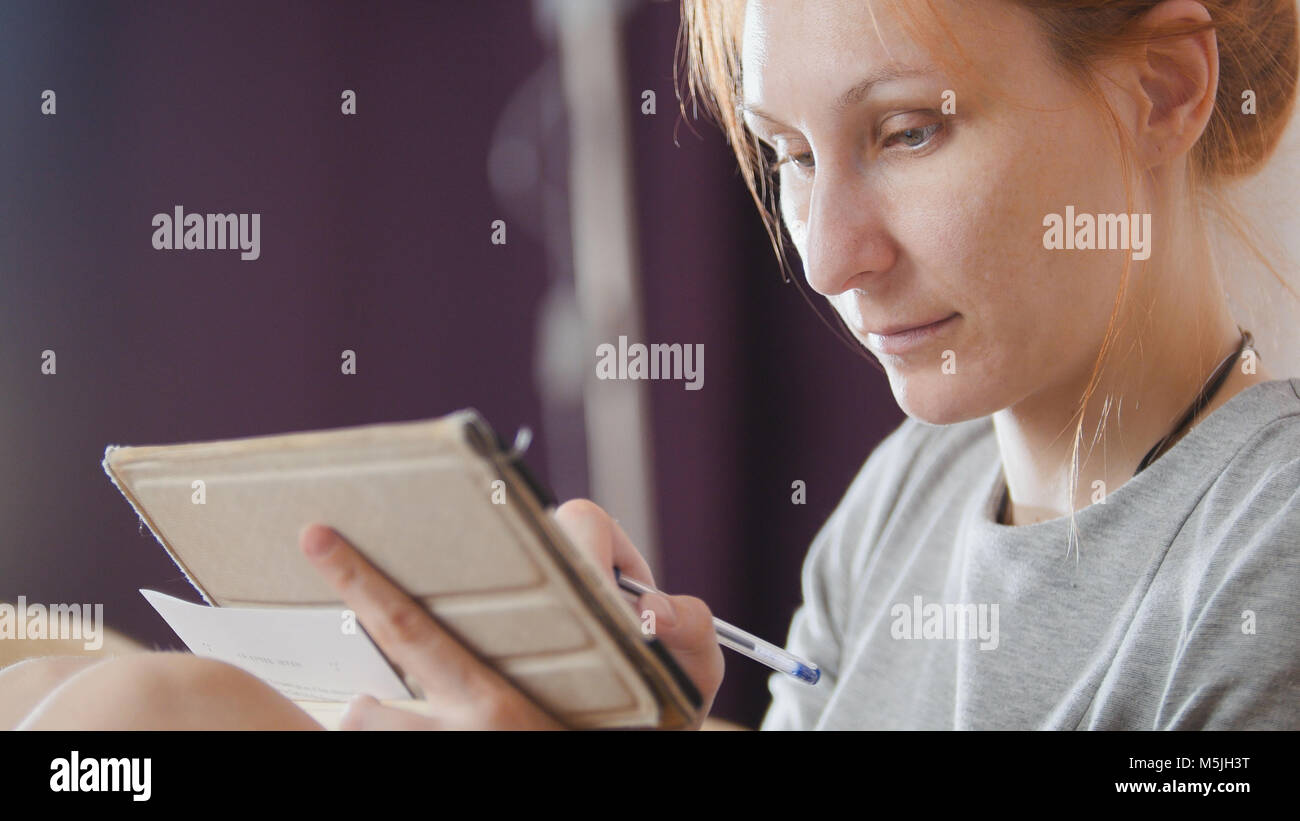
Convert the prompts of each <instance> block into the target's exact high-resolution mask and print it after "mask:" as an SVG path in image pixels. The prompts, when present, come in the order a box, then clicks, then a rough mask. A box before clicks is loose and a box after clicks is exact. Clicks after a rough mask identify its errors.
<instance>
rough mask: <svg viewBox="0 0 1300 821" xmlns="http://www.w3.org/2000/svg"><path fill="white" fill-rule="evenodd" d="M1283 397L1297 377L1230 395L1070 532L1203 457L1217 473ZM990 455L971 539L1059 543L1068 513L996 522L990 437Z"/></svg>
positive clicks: (1154, 489) (1178, 477)
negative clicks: (1022, 538)
mask: <svg viewBox="0 0 1300 821" xmlns="http://www.w3.org/2000/svg"><path fill="white" fill-rule="evenodd" d="M1288 397H1289V398H1290V399H1292V400H1300V378H1290V379H1274V380H1270V381H1268V382H1260V383H1257V384H1254V385H1251V386H1249V387H1247V388H1245V389H1243V390H1241V391H1239V392H1238V393H1236V394H1234V395H1233V396H1232V398H1230V399H1229V400H1228V401H1227V402H1225V403H1224V404H1223V405H1221V406H1220V407H1218V408H1216V409H1215V410H1214V412H1213V413H1211V414H1210V415H1209V416H1206V417H1205V418H1204V419H1202V420H1201V422H1200V423H1199V424H1197V425H1196V426H1195V427H1193V428H1192V429H1191V430H1189V431H1187V433H1186V434H1184V435H1183V437H1182V438H1180V439H1179V440H1178V441H1177V442H1175V443H1174V445H1173V447H1171V448H1170V449H1169V450H1167V451H1165V452H1164V453H1163V454H1162V455H1161V456H1160V458H1159V459H1156V460H1155V461H1154V462H1152V463H1151V464H1150V465H1149V466H1148V467H1147V469H1146V470H1143V471H1141V472H1140V473H1138V474H1137V475H1136V476H1133V477H1132V478H1130V479H1129V480H1128V481H1126V482H1124V484H1122V485H1120V486H1119V487H1118V488H1115V489H1114V490H1111V491H1110V492H1109V493H1107V494H1106V496H1105V497H1104V501H1102V502H1095V503H1093V504H1091V505H1088V506H1087V507H1085V508H1081V509H1079V510H1076V511H1075V513H1074V521H1075V525H1076V527H1077V528H1078V529H1079V530H1080V531H1082V530H1083V529H1085V528H1088V529H1096V528H1097V527H1098V526H1099V525H1100V524H1101V523H1102V522H1103V521H1105V520H1108V519H1111V518H1113V517H1114V516H1115V515H1116V513H1117V511H1119V512H1122V511H1126V510H1128V509H1130V508H1132V507H1133V506H1134V500H1135V499H1138V498H1149V497H1150V496H1151V495H1152V494H1153V493H1156V494H1158V493H1159V490H1160V489H1161V488H1169V487H1177V486H1180V485H1182V484H1184V483H1185V481H1186V476H1187V475H1189V474H1188V471H1189V470H1193V469H1195V470H1197V471H1198V473H1201V474H1203V473H1204V471H1205V470H1206V468H1207V467H1209V465H1206V464H1205V461H1206V459H1207V458H1209V459H1212V460H1213V461H1214V464H1215V469H1216V470H1215V472H1216V475H1217V473H1219V472H1222V470H1223V467H1224V466H1225V465H1226V463H1227V461H1228V459H1229V458H1231V455H1232V454H1234V453H1236V452H1237V450H1239V449H1240V448H1241V446H1242V445H1243V444H1245V442H1246V441H1247V440H1248V439H1249V438H1250V437H1251V436H1252V435H1254V434H1255V432H1256V431H1258V429H1259V428H1260V427H1261V426H1262V425H1264V424H1267V423H1268V422H1270V421H1272V420H1274V419H1277V418H1278V417H1279V416H1280V415H1282V414H1283V413H1284V411H1283V410H1281V409H1280V408H1279V404H1280V402H1281V401H1282V400H1284V399H1286V398H1288ZM1270 400H1276V401H1270ZM987 421H988V425H989V428H990V432H991V431H992V426H993V420H992V418H991V417H988V418H987ZM993 453H994V466H993V470H991V471H990V473H989V475H988V477H987V478H986V480H985V481H984V482H983V484H982V487H983V488H984V492H983V493H982V494H977V496H976V498H977V499H978V500H979V504H978V507H977V509H976V510H975V511H974V515H972V516H970V517H969V518H968V526H969V527H971V528H973V529H974V531H975V533H976V535H978V536H980V537H984V538H992V539H1005V538H1009V537H1012V535H1013V534H1014V535H1015V536H1017V537H1018V536H1020V535H1021V534H1023V535H1024V536H1025V537H1028V538H1033V539H1038V538H1042V537H1045V536H1059V537H1060V538H1064V537H1065V534H1066V533H1067V532H1068V530H1069V525H1070V516H1069V514H1066V515H1064V516H1058V517H1056V518H1054V519H1047V520H1045V521H1041V522H1034V523H1032V524H1027V525H1004V524H1000V523H998V522H997V520H996V516H997V512H998V510H997V508H998V504H999V502H1001V497H1002V493H1003V492H1004V490H1005V488H1006V474H1005V473H1004V471H1003V467H1002V459H1001V456H1000V454H999V452H998V450H997V443H996V437H994V443H993ZM1198 463H1199V464H1198ZM1190 475H1196V474H1190Z"/></svg>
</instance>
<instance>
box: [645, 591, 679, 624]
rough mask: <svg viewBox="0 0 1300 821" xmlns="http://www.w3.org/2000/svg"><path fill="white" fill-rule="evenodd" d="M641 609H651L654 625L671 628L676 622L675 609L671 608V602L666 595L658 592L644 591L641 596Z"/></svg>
mask: <svg viewBox="0 0 1300 821" xmlns="http://www.w3.org/2000/svg"><path fill="white" fill-rule="evenodd" d="M641 607H642V609H649V610H653V611H654V614H655V626H656V628H659V627H666V628H668V629H670V630H671V629H672V628H673V627H674V626H676V624H677V611H676V610H674V609H673V603H672V602H670V601H668V598H667V597H666V596H662V595H660V594H658V593H646V594H644V595H642V596H641Z"/></svg>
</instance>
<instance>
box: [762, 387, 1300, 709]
mask: <svg viewBox="0 0 1300 821" xmlns="http://www.w3.org/2000/svg"><path fill="white" fill-rule="evenodd" d="M1003 487H1004V479H1003V475H1002V465H1001V459H1000V456H999V453H998V448H997V442H996V440H995V438H994V433H993V423H992V420H991V418H989V417H984V418H981V419H977V420H972V421H969V422H962V423H958V424H955V425H945V426H934V425H928V424H924V423H921V422H917V421H915V420H912V419H908V420H906V421H904V423H903V424H902V425H901V426H900V427H899V428H898V429H897V430H896V431H894V432H893V433H892V434H890V435H889V436H888V437H887V438H886V439H885V440H884V441H883V442H882V443H881V444H880V446H879V447H878V448H877V449H876V451H875V452H874V453H872V455H871V457H870V458H869V459H868V460H867V462H866V464H865V465H864V466H863V468H862V470H861V471H860V472H859V474H858V476H857V477H856V478H855V479H854V481H853V483H852V484H851V485H850V487H849V489H848V491H847V493H846V494H845V496H844V499H843V500H842V501H841V502H840V505H839V507H838V508H837V509H836V510H835V512H834V513H833V514H832V515H831V517H830V519H829V520H827V522H826V524H825V525H824V526H823V527H822V529H821V531H820V532H819V533H818V535H817V537H816V539H815V540H814V542H813V545H812V548H811V549H810V551H809V553H808V557H807V559H806V560H805V563H804V569H803V596H804V602H803V605H802V606H801V607H800V609H799V610H798V611H797V612H796V614H795V616H794V620H793V622H792V623H791V627H790V636H789V642H788V648H789V649H790V650H791V651H792V652H794V653H797V654H799V655H802V656H804V657H806V658H809V659H810V660H812V661H814V662H816V663H817V664H818V665H820V666H821V668H822V679H821V681H820V682H819V683H818V684H816V685H813V686H809V685H806V684H802V683H800V682H798V681H795V680H793V679H791V678H789V677H786V676H782V675H774V676H773V677H772V679H771V681H770V684H769V687H770V690H771V692H772V697H773V702H772V706H771V708H770V709H769V711H768V713H767V716H766V718H765V719H764V722H763V728H764V729H805V728H807V729H811V728H818V729H849V728H855V729H856V728H912V729H1018V728H1042V729H1192V728H1206V729H1209V728H1213V729H1262V728H1270V729H1272V728H1278V729H1281V728H1286V729H1297V728H1300V635H1298V634H1297V628H1300V604H1298V601H1297V595H1298V594H1300V378H1297V379H1289V380H1275V381H1272V382H1267V383H1263V384H1259V385H1254V386H1252V387H1249V388H1247V389H1246V390H1244V391H1242V392H1241V393H1238V394H1237V395H1235V396H1233V397H1232V398H1231V399H1230V400H1229V401H1228V402H1227V403H1226V404H1224V405H1223V407H1221V408H1219V409H1218V410H1216V411H1215V412H1214V413H1212V414H1210V415H1209V416H1208V417H1206V418H1205V419H1204V420H1202V421H1201V422H1200V423H1199V424H1197V425H1196V426H1195V427H1194V428H1192V429H1191V430H1190V431H1189V432H1188V433H1187V434H1186V435H1185V436H1184V437H1183V438H1182V439H1181V440H1180V441H1179V442H1178V443H1177V444H1175V445H1174V447H1173V448H1171V449H1170V450H1169V451H1167V452H1166V453H1165V454H1164V455H1163V456H1161V457H1160V458H1159V459H1158V460H1156V462H1154V463H1153V464H1152V465H1151V466H1150V467H1148V468H1147V469H1146V470H1144V471H1142V472H1141V473H1140V474H1138V475H1137V476H1136V477H1134V478H1132V479H1130V480H1129V481H1127V482H1125V483H1124V485H1122V486H1121V487H1118V488H1112V489H1111V491H1110V493H1109V495H1107V496H1106V497H1105V500H1104V502H1102V503H1096V504H1092V505H1090V506H1089V507H1086V508H1084V509H1082V510H1080V511H1077V512H1076V514H1075V521H1076V524H1077V527H1078V530H1079V534H1080V538H1081V540H1082V542H1081V545H1080V548H1081V549H1080V550H1078V551H1077V552H1076V551H1073V550H1072V551H1071V552H1070V553H1069V555H1068V556H1067V553H1066V551H1067V546H1068V544H1069V540H1068V534H1069V517H1061V518H1058V519H1053V520H1051V521H1045V522H1039V523H1036V524H1031V525H1024V526H1019V527H1011V526H1006V525H1000V524H997V523H996V522H995V520H994V517H995V505H996V503H997V502H998V501H999V499H1000V497H1001V493H1002V490H1003Z"/></svg>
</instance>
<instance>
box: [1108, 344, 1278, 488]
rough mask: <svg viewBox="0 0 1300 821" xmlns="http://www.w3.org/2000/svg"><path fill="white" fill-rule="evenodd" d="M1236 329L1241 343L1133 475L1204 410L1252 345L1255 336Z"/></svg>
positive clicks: (1144, 457) (1143, 468) (1156, 456)
mask: <svg viewBox="0 0 1300 821" xmlns="http://www.w3.org/2000/svg"><path fill="white" fill-rule="evenodd" d="M1237 330H1238V331H1241V344H1240V345H1238V346H1237V350H1236V352H1235V353H1232V354H1229V355H1228V358H1227V359H1225V360H1223V361H1222V362H1220V363H1219V367H1217V368H1215V369H1214V373H1212V374H1210V378H1209V380H1208V381H1206V383H1205V385H1203V386H1202V387H1201V392H1200V393H1198V394H1197V395H1196V401H1195V402H1193V403H1192V406H1191V407H1190V408H1188V409H1187V413H1184V414H1183V418H1182V419H1179V420H1178V424H1177V425H1174V429H1173V430H1172V431H1170V432H1169V433H1167V434H1165V438H1163V439H1161V440H1160V441H1159V442H1156V443H1155V445H1154V446H1153V447H1152V448H1151V450H1149V451H1147V455H1146V456H1143V457H1142V461H1141V462H1139V463H1138V468H1137V470H1135V471H1134V472H1133V475H1134V476H1137V475H1138V474H1139V473H1141V472H1142V471H1144V470H1146V469H1147V468H1148V467H1149V466H1150V465H1151V463H1152V462H1154V461H1155V460H1156V459H1157V458H1158V457H1159V456H1160V453H1161V452H1162V451H1163V450H1164V448H1165V446H1166V445H1167V444H1168V443H1169V442H1170V440H1172V439H1173V438H1174V437H1175V436H1177V435H1178V433H1179V432H1180V431H1182V429H1183V428H1185V427H1187V425H1188V423H1190V422H1191V421H1192V420H1193V419H1195V418H1196V414H1198V413H1200V412H1201V411H1203V410H1205V406H1206V405H1208V404H1210V400H1211V399H1213V398H1214V395H1215V394H1216V393H1218V392H1219V388H1221V387H1223V383H1224V382H1226V381H1227V380H1228V374H1229V373H1230V372H1231V371H1232V363H1233V362H1235V361H1236V360H1238V359H1240V358H1241V355H1242V353H1243V352H1245V350H1246V349H1247V348H1253V347H1254V345H1255V338H1254V337H1252V336H1251V335H1250V331H1244V330H1242V329H1241V327H1240V326H1238V327H1237Z"/></svg>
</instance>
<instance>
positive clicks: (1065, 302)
mask: <svg viewBox="0 0 1300 821" xmlns="http://www.w3.org/2000/svg"><path fill="white" fill-rule="evenodd" d="M886 5H887V4H882V3H872V2H867V1H866V0H751V2H749V3H748V4H747V7H746V14H745V27H744V40H743V49H742V66H743V80H744V83H743V97H744V104H745V108H746V113H745V120H746V123H747V124H748V125H749V127H750V129H751V130H752V131H753V132H754V133H755V134H756V135H758V136H759V137H760V138H761V139H763V140H764V141H765V142H767V143H768V144H770V145H771V146H772V147H773V148H774V149H775V151H776V154H777V158H778V161H782V162H781V166H780V171H779V180H780V189H779V190H780V199H781V214H782V218H783V220H784V221H785V225H786V227H787V229H788V230H789V232H790V235H791V237H792V239H793V240H794V244H795V246H796V248H797V249H798V252H799V256H800V257H801V259H802V261H803V264H804V270H805V274H806V277H807V279H808V282H809V284H810V286H811V287H812V288H814V289H815V290H817V291H818V292H820V293H822V294H824V295H825V296H826V297H827V298H828V299H829V300H830V302H831V304H832V305H833V306H834V308H835V310H836V311H838V312H839V314H840V316H841V317H843V319H844V321H845V323H846V324H847V325H848V326H849V328H850V329H852V330H853V332H854V334H855V335H856V336H857V338H858V339H859V340H860V341H861V342H862V343H863V344H865V345H866V346H867V348H868V349H869V350H871V351H872V353H873V354H874V355H875V356H876V357H877V358H878V359H879V360H880V362H881V363H882V364H883V365H884V367H885V369H886V372H887V373H888V375H889V380H890V384H891V386H892V389H893V392H894V396H895V398H896V399H897V400H898V402H899V404H900V406H901V407H902V408H903V410H904V411H905V412H906V413H907V414H909V415H910V416H914V417H917V418H919V419H921V420H923V421H927V422H931V423H933V424H949V423H952V422H957V421H962V420H964V419H970V418H974V417H977V416H983V415H986V414H990V413H993V412H995V411H998V410H1001V409H1003V408H1006V407H1008V406H1012V405H1016V404H1018V403H1020V402H1022V401H1024V400H1026V399H1030V400H1032V399H1034V398H1035V397H1038V398H1043V397H1051V396H1054V395H1057V394H1056V393H1055V392H1056V391H1058V390H1060V389H1066V390H1068V391H1069V393H1068V394H1063V395H1068V396H1069V397H1070V398H1071V401H1072V402H1077V401H1078V397H1079V396H1080V395H1081V394H1082V392H1083V388H1084V386H1085V385H1086V383H1087V379H1088V375H1089V374H1090V372H1091V369H1092V365H1093V362H1094V360H1095V358H1096V355H1097V351H1098V348H1099V346H1100V344H1101V340H1102V337H1103V335H1104V334H1105V331H1106V327H1107V325H1108V321H1109V318H1110V313H1111V308H1112V304H1113V301H1114V297H1115V293H1116V290H1117V288H1118V286H1119V281H1120V275H1121V270H1122V266H1123V257H1124V255H1126V254H1128V253H1130V252H1128V251H1124V250H1104V251H1102V250H1047V249H1045V248H1044V241H1043V240H1044V232H1045V230H1046V229H1045V228H1044V218H1045V216H1046V215H1048V214H1060V215H1064V214H1065V209H1066V206H1074V211H1075V213H1085V212H1086V213H1091V214H1094V215H1095V214H1098V213H1108V214H1109V213H1122V212H1126V211H1127V210H1128V207H1127V205H1126V202H1125V192H1124V185H1123V180H1122V178H1121V177H1120V175H1119V173H1118V160H1117V154H1116V153H1115V149H1114V148H1113V147H1112V145H1113V142H1114V131H1113V128H1107V120H1106V118H1104V117H1102V116H1100V115H1099V114H1098V113H1097V109H1096V107H1095V105H1094V104H1092V103H1091V102H1090V100H1089V98H1087V97H1086V96H1085V95H1084V93H1083V92H1082V91H1081V90H1080V89H1079V88H1078V87H1077V86H1076V85H1075V84H1073V83H1071V82H1070V81H1069V80H1068V79H1067V78H1066V76H1065V75H1064V74H1063V73H1061V72H1060V71H1059V70H1058V69H1056V68H1055V67H1054V65H1053V63H1052V62H1051V57H1050V54H1049V52H1048V49H1047V45H1046V42H1045V40H1044V39H1043V36H1042V35H1041V34H1040V33H1039V31H1038V29H1037V28H1036V27H1035V21H1034V19H1033V18H1032V17H1031V16H1030V15H1029V14H1028V13H1027V12H1025V11H1023V10H1020V9H1019V8H1018V7H1016V6H1014V5H1012V4H1010V3H1004V2H1000V0H981V2H979V3H971V2H968V0H967V1H963V0H938V2H936V6H937V7H938V8H939V10H940V11H941V12H943V14H944V19H945V21H946V22H947V24H948V26H949V27H950V29H951V31H952V33H953V35H954V36H955V38H956V40H957V42H959V43H960V44H961V48H962V49H963V50H964V51H965V53H966V55H967V56H968V57H969V59H970V60H971V61H972V65H971V66H970V67H969V71H970V72H971V73H970V74H966V73H963V76H961V77H958V76H951V75H948V74H945V73H944V71H943V70H942V68H941V64H939V63H938V62H936V61H935V60H933V59H932V58H931V57H930V56H929V54H928V52H927V51H926V49H925V48H924V47H923V46H922V45H920V44H918V43H917V42H915V41H913V40H912V39H910V38H909V37H908V35H907V33H906V30H905V29H904V28H903V27H902V25H900V23H899V21H897V20H896V19H895V18H893V17H891V16H890V13H889V12H888V10H887V9H886V8H885V6H886ZM873 11H874V15H873ZM954 58H955V59H958V60H959V59H960V58H959V57H957V55H954ZM972 76H975V77H978V78H980V79H981V80H983V81H985V83H986V85H982V86H980V87H979V88H977V87H976V86H975V85H974V84H972V83H971V82H969V81H968V80H967V79H965V78H967V77H972ZM864 80H867V81H870V80H874V82H871V83H870V84H869V85H863V84H862V83H863V81H864ZM980 89H984V90H985V93H981V91H980ZM1114 99H1117V98H1114ZM1130 107H1131V105H1130ZM945 108H946V109H948V111H950V112H952V113H945ZM755 109H757V111H756V110H755ZM760 112H761V114H760ZM762 115H766V117H765V116H762ZM1134 210H1138V211H1141V210H1144V209H1143V208H1142V207H1141V206H1135V209H1134ZM1157 239H1158V237H1157ZM1140 265H1141V263H1140V262H1135V263H1133V272H1134V274H1136V273H1137V271H1138V270H1139V267H1140ZM945 318H949V319H947V321H946V322H944V323H943V324H942V325H939V326H936V327H935V328H933V329H931V331H930V333H929V334H928V335H922V336H920V337H919V338H914V339H912V340H910V341H909V340H907V339H905V338H903V337H898V336H894V337H892V338H889V339H882V338H881V336H880V334H892V333H893V332H894V331H896V330H898V329H903V328H908V327H915V326H917V325H922V324H924V323H930V322H934V321H935V320H944V319H945Z"/></svg>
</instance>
